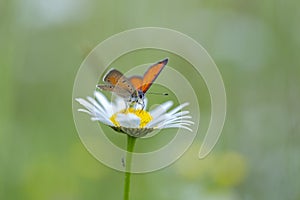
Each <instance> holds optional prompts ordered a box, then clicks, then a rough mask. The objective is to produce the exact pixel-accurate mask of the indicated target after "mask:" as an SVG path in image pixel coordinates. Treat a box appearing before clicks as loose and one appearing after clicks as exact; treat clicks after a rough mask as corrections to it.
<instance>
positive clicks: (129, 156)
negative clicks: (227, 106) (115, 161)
mask: <svg viewBox="0 0 300 200" xmlns="http://www.w3.org/2000/svg"><path fill="white" fill-rule="evenodd" d="M135 141H136V138H135V137H132V136H130V135H127V153H126V163H125V166H126V167H125V170H126V171H125V183H124V198H123V199H124V200H129V191H130V176H131V172H130V170H131V160H132V152H133V149H134V144H135Z"/></svg>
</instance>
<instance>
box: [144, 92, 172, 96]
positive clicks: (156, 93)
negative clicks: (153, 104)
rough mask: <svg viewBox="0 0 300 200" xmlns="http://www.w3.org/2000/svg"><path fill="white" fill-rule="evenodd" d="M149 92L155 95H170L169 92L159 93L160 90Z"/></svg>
mask: <svg viewBox="0 0 300 200" xmlns="http://www.w3.org/2000/svg"><path fill="white" fill-rule="evenodd" d="M147 94H155V95H164V96H168V95H169V94H168V93H158V92H148V93H147Z"/></svg>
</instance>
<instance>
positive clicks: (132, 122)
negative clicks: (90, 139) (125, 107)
mask: <svg viewBox="0 0 300 200" xmlns="http://www.w3.org/2000/svg"><path fill="white" fill-rule="evenodd" d="M116 120H117V122H119V124H120V126H123V127H126V128H138V127H139V126H140V121H141V120H140V118H139V117H138V116H136V115H135V114H131V113H129V114H122V113H119V114H117V117H116Z"/></svg>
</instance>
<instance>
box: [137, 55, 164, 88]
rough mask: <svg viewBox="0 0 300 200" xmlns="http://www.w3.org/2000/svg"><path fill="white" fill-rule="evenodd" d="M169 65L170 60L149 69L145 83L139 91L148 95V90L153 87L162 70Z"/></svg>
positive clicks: (144, 78) (144, 79) (145, 76)
mask: <svg viewBox="0 0 300 200" xmlns="http://www.w3.org/2000/svg"><path fill="white" fill-rule="evenodd" d="M167 63H168V58H166V59H164V60H162V61H160V62H158V63H156V64H154V65H152V66H150V67H149V69H148V70H147V71H146V72H145V74H144V77H143V83H142V84H141V85H140V87H139V89H140V90H142V91H143V93H146V92H147V90H148V89H149V88H150V87H151V85H152V84H153V82H154V81H155V79H156V78H157V76H158V75H159V73H160V72H161V70H163V68H164V67H165V66H166V64H167Z"/></svg>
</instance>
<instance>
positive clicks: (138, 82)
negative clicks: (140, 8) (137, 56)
mask: <svg viewBox="0 0 300 200" xmlns="http://www.w3.org/2000/svg"><path fill="white" fill-rule="evenodd" d="M129 81H130V82H131V84H132V85H133V86H134V87H135V89H136V90H140V89H141V88H142V85H143V77H141V76H132V77H130V78H129Z"/></svg>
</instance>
